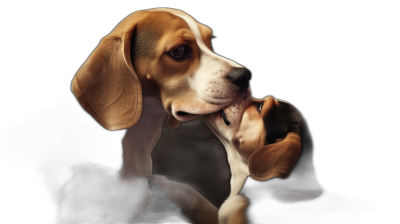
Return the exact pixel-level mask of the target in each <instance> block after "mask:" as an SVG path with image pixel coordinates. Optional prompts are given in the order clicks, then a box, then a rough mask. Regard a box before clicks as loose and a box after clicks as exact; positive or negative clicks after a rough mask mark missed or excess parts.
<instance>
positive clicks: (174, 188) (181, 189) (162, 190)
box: [147, 175, 197, 207]
mask: <svg viewBox="0 0 400 224" xmlns="http://www.w3.org/2000/svg"><path fill="white" fill-rule="evenodd" d="M147 179H148V181H149V187H150V189H151V190H152V191H153V193H155V194H156V195H158V197H166V198H167V199H169V200H170V201H172V202H174V203H175V204H177V205H178V206H180V207H190V206H192V205H193V203H194V201H195V200H196V193H197V191H196V190H195V189H194V188H192V187H191V186H189V185H187V184H184V183H179V182H176V181H173V180H169V179H168V178H167V177H165V176H163V175H152V176H149V177H147Z"/></svg>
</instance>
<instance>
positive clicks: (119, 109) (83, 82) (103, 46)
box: [71, 12, 146, 130]
mask: <svg viewBox="0 0 400 224" xmlns="http://www.w3.org/2000/svg"><path fill="white" fill-rule="evenodd" d="M145 15H146V14H145V13H144V12H136V13H132V14H131V15H129V16H128V17H126V18H125V19H124V20H122V21H121V22H120V23H119V24H118V25H117V26H116V27H115V28H114V30H113V31H112V32H111V33H110V34H109V35H107V36H105V37H104V38H103V39H102V40H101V41H100V44H99V45H98V46H97V48H96V49H95V50H94V51H93V52H92V54H91V55H90V56H89V58H88V59H87V60H86V62H85V63H84V64H83V65H82V66H81V68H80V69H79V70H78V72H77V73H76V74H75V77H74V79H73V80H72V86H71V89H72V92H73V93H74V94H75V96H76V98H77V99H78V101H79V103H80V104H81V105H82V107H83V108H84V109H85V110H86V111H87V112H88V113H89V114H90V115H92V116H93V118H94V119H96V121H97V122H99V123H100V124H101V125H102V126H103V127H104V128H106V129H109V130H118V129H124V128H129V127H131V126H133V125H134V124H135V123H136V122H137V121H138V120H139V118H140V115H141V112H142V87H141V84H140V81H139V79H138V77H137V75H136V72H135V70H134V69H133V66H132V63H131V58H130V55H131V54H130V49H131V39H132V35H133V33H134V30H135V27H136V25H137V23H139V22H140V21H141V20H143V18H144V16H145Z"/></svg>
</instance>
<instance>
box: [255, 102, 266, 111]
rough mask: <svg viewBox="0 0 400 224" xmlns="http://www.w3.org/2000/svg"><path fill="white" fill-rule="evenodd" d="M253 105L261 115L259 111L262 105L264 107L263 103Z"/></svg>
mask: <svg viewBox="0 0 400 224" xmlns="http://www.w3.org/2000/svg"><path fill="white" fill-rule="evenodd" d="M254 105H255V106H256V107H257V110H258V112H260V113H261V110H262V107H263V105H264V102H262V103H255V104H254Z"/></svg>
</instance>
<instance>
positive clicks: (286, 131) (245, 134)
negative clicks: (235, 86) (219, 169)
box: [204, 97, 302, 180]
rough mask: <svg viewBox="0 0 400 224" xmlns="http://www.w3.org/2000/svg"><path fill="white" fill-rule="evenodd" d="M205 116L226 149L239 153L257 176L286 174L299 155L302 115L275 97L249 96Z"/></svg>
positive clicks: (262, 178) (269, 176)
mask: <svg viewBox="0 0 400 224" xmlns="http://www.w3.org/2000/svg"><path fill="white" fill-rule="evenodd" d="M204 119H205V121H206V122H207V124H208V125H209V126H210V128H211V129H212V130H213V131H214V133H215V134H216V135H217V136H218V137H219V138H220V140H221V142H222V143H223V144H224V146H225V148H226V149H227V150H233V151H235V152H237V153H239V154H240V156H241V157H242V159H241V160H238V161H240V162H243V163H245V165H247V167H248V169H249V172H250V175H251V176H252V177H253V178H254V179H256V180H268V179H271V178H273V177H280V178H286V177H287V176H288V175H289V174H290V172H291V170H292V168H293V166H294V165H295V163H296V161H297V158H298V157H299V155H300V152H301V148H302V139H301V125H302V117H301V115H300V113H299V112H298V111H297V110H296V109H295V108H294V107H293V106H292V105H290V104H288V103H286V102H283V101H278V100H275V99H274V98H273V97H266V98H265V99H263V100H256V99H248V98H246V99H243V100H240V101H238V102H236V103H234V104H232V105H230V106H228V107H226V108H224V109H223V110H222V111H221V112H220V113H214V114H211V115H206V116H204ZM238 161H236V162H238Z"/></svg>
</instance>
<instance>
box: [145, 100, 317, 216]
mask: <svg viewBox="0 0 400 224" xmlns="http://www.w3.org/2000/svg"><path fill="white" fill-rule="evenodd" d="M202 117H203V119H204V121H205V122H206V124H207V125H208V126H209V127H210V128H211V130H212V131H213V132H214V133H215V134H216V136H217V137H218V138H219V139H220V141H221V142H222V144H223V145H224V147H225V149H226V153H227V157H228V163H229V166H230V171H231V180H230V188H231V190H230V194H229V197H228V198H227V199H226V201H225V202H224V203H223V204H222V206H221V207H220V208H219V211H217V210H218V209H216V207H213V206H211V207H207V206H210V204H207V203H206V202H205V200H206V199H205V198H204V197H203V196H202V195H201V194H199V193H198V192H195V191H191V193H187V195H180V194H177V193H176V192H190V191H189V190H188V189H187V188H189V186H182V184H181V183H177V182H175V181H172V180H168V179H166V178H165V177H163V176H158V175H154V176H152V177H151V178H150V180H151V182H152V183H153V184H155V185H157V186H159V187H160V188H162V189H163V190H164V192H165V193H166V195H167V196H168V197H169V198H170V199H171V200H172V201H174V202H175V203H177V204H180V205H181V207H186V208H191V210H192V211H197V212H198V213H199V214H197V215H198V216H202V217H203V219H205V218H208V220H211V221H209V222H207V223H248V222H251V223H253V222H254V220H250V219H249V218H252V217H255V216H257V215H258V214H257V212H260V210H261V211H263V212H262V213H265V212H268V211H271V210H272V209H271V208H268V207H265V200H262V203H261V204H260V203H253V202H259V201H260V198H263V199H266V200H270V201H280V202H299V201H307V200H311V199H315V198H317V197H319V196H320V195H321V194H322V192H323V190H322V187H321V186H320V185H319V183H318V181H317V179H316V176H315V170H314V167H313V163H312V139H311V135H310V132H309V130H308V127H307V124H306V122H305V120H304V118H303V117H302V115H301V114H300V112H299V111H298V110H297V109H296V108H295V107H293V106H292V105H290V104H289V103H287V102H284V101H281V100H276V99H274V98H273V97H271V96H269V97H266V98H265V99H262V100H257V99H251V98H243V99H242V100H240V101H238V102H235V103H234V104H232V105H229V106H228V107H226V108H224V109H222V110H221V111H219V112H216V113H213V114H208V115H203V116H202ZM215 172H216V173H218V171H215ZM248 176H251V177H252V179H254V180H257V181H251V179H249V180H247V179H248ZM274 177H279V178H274ZM281 178H286V179H285V180H283V179H281ZM246 180H247V181H246ZM266 180H268V181H266ZM188 198H191V199H192V200H190V202H191V203H188V202H187V201H188ZM193 201H196V202H197V205H200V206H199V207H197V208H194V207H193V204H194V203H193ZM199 202H202V203H199ZM253 205H256V206H258V207H254V206H253ZM212 208H214V209H212ZM259 208H261V209H259ZM207 209H208V212H207V213H206V212H204V213H201V212H202V211H206V210H207ZM264 211H265V212H264ZM200 213H201V214H200ZM247 214H251V216H250V217H248V216H247ZM261 216H262V214H261ZM268 221H269V220H264V221H263V222H262V223H264V222H268ZM195 223H196V222H195ZM197 223H202V222H197ZM203 223H205V222H203ZM257 223H259V222H257Z"/></svg>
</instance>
